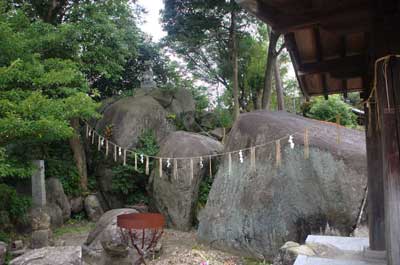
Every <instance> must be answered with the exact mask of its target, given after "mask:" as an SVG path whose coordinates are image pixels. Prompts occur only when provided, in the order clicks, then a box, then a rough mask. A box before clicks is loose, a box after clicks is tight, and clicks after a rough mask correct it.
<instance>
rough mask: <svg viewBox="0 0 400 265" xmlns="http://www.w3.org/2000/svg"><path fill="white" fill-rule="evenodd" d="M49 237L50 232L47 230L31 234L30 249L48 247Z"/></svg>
mask: <svg viewBox="0 0 400 265" xmlns="http://www.w3.org/2000/svg"><path fill="white" fill-rule="evenodd" d="M50 237H51V231H50V230H49V229H45V230H38V231H34V232H33V233H32V241H31V248H32V249H37V248H43V247H48V246H49V242H50Z"/></svg>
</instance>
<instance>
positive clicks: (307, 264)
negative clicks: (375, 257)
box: [294, 255, 386, 265]
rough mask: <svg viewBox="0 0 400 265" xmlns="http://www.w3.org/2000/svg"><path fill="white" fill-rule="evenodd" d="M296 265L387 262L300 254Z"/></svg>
mask: <svg viewBox="0 0 400 265" xmlns="http://www.w3.org/2000/svg"><path fill="white" fill-rule="evenodd" d="M294 265H386V264H385V263H377V262H372V263H371V262H369V261H362V260H342V259H327V258H318V257H309V256H304V255H299V256H298V257H297V259H296V262H295V263H294Z"/></svg>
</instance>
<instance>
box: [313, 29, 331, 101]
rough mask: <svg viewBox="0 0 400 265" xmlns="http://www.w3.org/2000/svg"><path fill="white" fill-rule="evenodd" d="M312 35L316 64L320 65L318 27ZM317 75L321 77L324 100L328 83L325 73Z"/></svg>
mask: <svg viewBox="0 0 400 265" xmlns="http://www.w3.org/2000/svg"><path fill="white" fill-rule="evenodd" d="M313 34H314V41H315V51H316V58H317V63H321V62H322V60H323V54H322V43H321V33H320V31H319V28H318V27H315V28H314V30H313ZM319 74H320V75H321V82H322V89H323V91H324V97H325V99H328V82H327V81H326V75H325V72H320V73H319Z"/></svg>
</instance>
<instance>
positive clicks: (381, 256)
mask: <svg viewBox="0 0 400 265" xmlns="http://www.w3.org/2000/svg"><path fill="white" fill-rule="evenodd" d="M363 257H364V258H365V259H366V260H371V261H386V251H377V250H371V249H369V248H366V249H364V252H363Z"/></svg>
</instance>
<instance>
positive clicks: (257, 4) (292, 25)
mask: <svg viewBox="0 0 400 265" xmlns="http://www.w3.org/2000/svg"><path fill="white" fill-rule="evenodd" d="M236 2H237V3H238V4H239V5H240V6H242V7H243V8H245V9H246V10H248V11H249V12H250V13H252V14H254V15H255V16H256V17H258V18H259V19H261V20H262V21H264V22H266V23H267V24H268V25H270V26H271V27H272V28H273V29H274V30H275V31H277V32H280V33H283V34H284V33H288V32H293V31H295V30H298V29H302V28H306V27H313V26H315V25H320V26H322V27H323V28H327V29H329V30H335V31H343V32H347V33H348V32H364V31H367V30H369V28H370V11H369V9H368V5H367V4H366V5H365V6H364V5H360V4H355V5H350V6H347V7H342V8H336V9H333V10H315V9H314V10H311V11H309V9H308V8H304V9H303V10H301V9H299V7H298V6H295V8H292V9H291V8H290V7H288V6H282V7H280V8H278V7H274V6H271V5H270V4H268V1H267V0H236Z"/></svg>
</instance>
